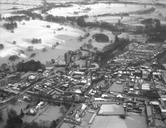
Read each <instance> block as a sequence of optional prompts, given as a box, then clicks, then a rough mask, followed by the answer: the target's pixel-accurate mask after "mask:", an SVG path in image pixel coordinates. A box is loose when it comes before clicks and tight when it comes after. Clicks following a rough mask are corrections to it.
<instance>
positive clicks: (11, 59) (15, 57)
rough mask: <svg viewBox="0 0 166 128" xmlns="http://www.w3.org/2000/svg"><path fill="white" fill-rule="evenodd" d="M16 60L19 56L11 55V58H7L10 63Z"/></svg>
mask: <svg viewBox="0 0 166 128" xmlns="http://www.w3.org/2000/svg"><path fill="white" fill-rule="evenodd" d="M18 59H19V56H17V55H12V56H10V57H9V60H10V61H16V60H18Z"/></svg>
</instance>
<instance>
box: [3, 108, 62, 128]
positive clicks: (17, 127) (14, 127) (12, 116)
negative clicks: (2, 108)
mask: <svg viewBox="0 0 166 128" xmlns="http://www.w3.org/2000/svg"><path fill="white" fill-rule="evenodd" d="M23 116H24V113H23V111H22V110H21V112H20V114H19V115H18V114H17V113H16V111H15V110H13V109H11V110H9V112H8V119H7V122H6V125H5V128H56V126H57V125H58V123H59V122H60V120H61V118H59V119H57V120H53V121H52V122H51V125H50V126H40V125H39V124H38V123H36V122H31V123H27V122H23V120H22V117H23Z"/></svg>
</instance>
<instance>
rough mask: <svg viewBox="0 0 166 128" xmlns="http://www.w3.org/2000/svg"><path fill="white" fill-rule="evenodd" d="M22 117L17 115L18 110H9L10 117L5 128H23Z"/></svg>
mask: <svg viewBox="0 0 166 128" xmlns="http://www.w3.org/2000/svg"><path fill="white" fill-rule="evenodd" d="M22 123H23V121H22V119H21V118H20V117H19V116H18V115H17V113H16V111H15V110H13V109H11V110H9V112H8V119H7V123H6V126H5V128H21V126H22Z"/></svg>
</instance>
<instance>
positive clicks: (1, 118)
mask: <svg viewBox="0 0 166 128" xmlns="http://www.w3.org/2000/svg"><path fill="white" fill-rule="evenodd" d="M2 116H3V115H2V111H0V122H1V121H2V120H3V117H2Z"/></svg>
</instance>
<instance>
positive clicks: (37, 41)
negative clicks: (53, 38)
mask: <svg viewBox="0 0 166 128" xmlns="http://www.w3.org/2000/svg"><path fill="white" fill-rule="evenodd" d="M41 42H42V40H41V39H37V38H33V39H32V41H31V43H32V44H39V43H41Z"/></svg>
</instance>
